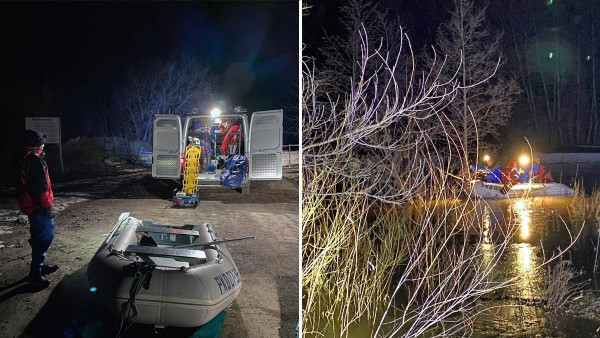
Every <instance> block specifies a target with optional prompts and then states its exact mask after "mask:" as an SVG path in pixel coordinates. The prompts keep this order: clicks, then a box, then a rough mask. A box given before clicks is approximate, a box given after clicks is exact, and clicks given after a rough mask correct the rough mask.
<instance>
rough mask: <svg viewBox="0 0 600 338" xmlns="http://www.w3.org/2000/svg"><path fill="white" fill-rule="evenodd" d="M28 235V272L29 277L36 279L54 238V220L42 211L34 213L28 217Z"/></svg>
mask: <svg viewBox="0 0 600 338" xmlns="http://www.w3.org/2000/svg"><path fill="white" fill-rule="evenodd" d="M29 224H30V228H29V233H30V234H31V239H29V244H30V245H31V266H30V270H29V276H30V277H36V276H39V275H40V274H41V269H42V266H43V265H44V258H46V251H48V248H49V247H50V243H52V239H53V238H54V219H53V218H50V215H49V213H47V212H43V211H37V210H36V211H34V212H33V213H32V214H31V215H29Z"/></svg>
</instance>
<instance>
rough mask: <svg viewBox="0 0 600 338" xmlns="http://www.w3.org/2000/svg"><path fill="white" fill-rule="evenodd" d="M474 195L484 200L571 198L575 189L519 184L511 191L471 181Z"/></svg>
mask: <svg viewBox="0 0 600 338" xmlns="http://www.w3.org/2000/svg"><path fill="white" fill-rule="evenodd" d="M471 185H472V188H473V189H472V193H473V194H474V195H476V196H479V197H481V198H484V199H505V198H519V197H526V196H530V197H541V196H571V195H573V189H571V188H569V187H567V186H566V185H564V184H562V183H556V182H549V183H519V184H515V185H513V186H512V187H510V189H507V187H506V186H504V185H503V184H499V183H488V182H483V181H478V180H474V181H471Z"/></svg>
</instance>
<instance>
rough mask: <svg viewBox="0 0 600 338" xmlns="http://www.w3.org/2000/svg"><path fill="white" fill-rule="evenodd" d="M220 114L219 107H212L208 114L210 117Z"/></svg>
mask: <svg viewBox="0 0 600 338" xmlns="http://www.w3.org/2000/svg"><path fill="white" fill-rule="evenodd" d="M219 115H221V109H219V108H213V110H211V111H210V116H212V117H217V116H219Z"/></svg>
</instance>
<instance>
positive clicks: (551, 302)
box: [545, 260, 587, 311]
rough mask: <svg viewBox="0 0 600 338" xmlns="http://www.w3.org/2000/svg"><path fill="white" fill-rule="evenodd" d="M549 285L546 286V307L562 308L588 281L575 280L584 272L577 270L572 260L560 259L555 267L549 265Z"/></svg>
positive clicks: (549, 308) (552, 308) (553, 309)
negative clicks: (576, 281) (574, 280)
mask: <svg viewBox="0 0 600 338" xmlns="http://www.w3.org/2000/svg"><path fill="white" fill-rule="evenodd" d="M547 271H548V273H547V278H548V287H547V288H546V304H545V306H546V308H547V309H548V310H550V311H556V310H559V309H561V308H562V307H563V306H564V305H565V304H566V303H567V302H568V301H569V300H570V299H571V298H572V297H573V296H575V294H577V293H578V292H579V291H581V289H582V288H583V287H584V286H585V284H587V282H579V283H575V282H573V279H574V278H575V277H577V276H580V275H581V274H582V272H581V271H576V270H575V269H574V268H573V266H572V263H571V261H569V260H558V261H557V263H556V264H555V265H554V267H550V266H548V267H547Z"/></svg>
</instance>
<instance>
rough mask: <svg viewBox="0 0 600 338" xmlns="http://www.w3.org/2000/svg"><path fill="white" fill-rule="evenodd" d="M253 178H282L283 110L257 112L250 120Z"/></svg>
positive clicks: (251, 177) (251, 176)
mask: <svg viewBox="0 0 600 338" xmlns="http://www.w3.org/2000/svg"><path fill="white" fill-rule="evenodd" d="M248 141H249V143H250V168H249V175H250V179H251V180H278V179H281V149H282V141H283V110H282V109H279V110H267V111H260V112H255V113H254V114H252V119H251V120H250V137H249V138H248Z"/></svg>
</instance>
